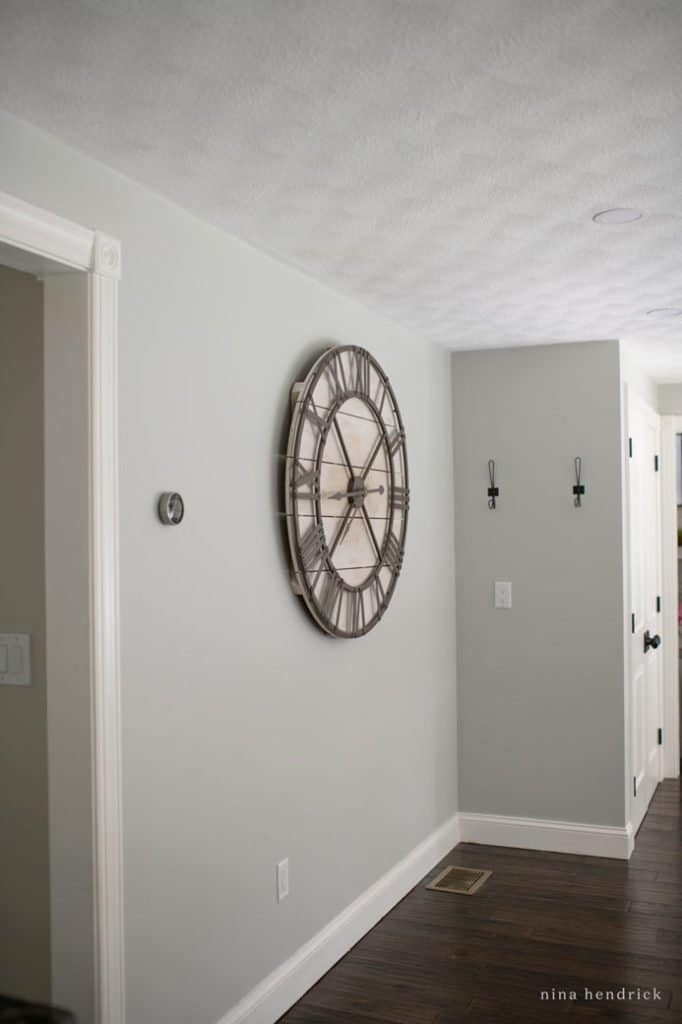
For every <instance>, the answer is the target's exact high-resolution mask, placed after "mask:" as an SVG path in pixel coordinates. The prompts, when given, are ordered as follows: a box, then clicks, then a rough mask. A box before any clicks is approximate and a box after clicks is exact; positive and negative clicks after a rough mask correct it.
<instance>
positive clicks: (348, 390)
mask: <svg viewBox="0 0 682 1024" xmlns="http://www.w3.org/2000/svg"><path fill="white" fill-rule="evenodd" d="M343 353H352V354H353V356H354V357H355V359H356V360H357V366H358V367H363V366H366V371H365V372H366V377H365V379H366V380H367V381H368V380H369V374H370V366H371V368H372V369H373V370H374V372H375V373H376V375H377V377H378V378H379V380H380V381H381V385H382V387H383V389H384V400H385V399H386V397H387V398H388V401H389V404H390V407H391V412H392V415H393V418H394V421H395V423H394V431H393V433H392V434H389V431H388V429H387V425H386V424H385V422H384V420H383V419H382V415H381V407H380V406H378V405H377V404H376V402H375V401H374V399H373V398H372V397H371V395H370V394H369V388H368V389H367V390H364V389H361V388H359V387H357V386H350V385H351V384H356V385H357V383H358V380H359V378H358V377H356V380H355V381H351V382H348V381H346V380H345V375H344V374H343V363H340V364H339V365H340V366H341V371H342V374H341V377H339V375H338V371H337V370H336V369H333V370H331V373H332V375H333V377H334V379H335V380H336V382H337V383H338V385H339V389H338V392H337V394H336V397H335V399H334V402H333V403H332V404H331V405H330V406H329V408H326V409H325V410H324V416H323V417H320V416H319V414H318V413H317V406H314V414H315V417H316V418H317V419H318V421H319V422H320V427H319V436H318V438H317V441H316V447H315V462H314V471H313V474H312V478H311V483H310V488H311V489H310V492H309V493H306V494H305V495H304V497H305V500H306V501H307V502H310V501H311V500H312V502H313V506H314V518H312V521H311V527H313V526H314V529H315V530H316V532H317V536H316V543H318V544H319V548H317V549H316V553H318V554H319V557H320V563H321V565H320V567H319V568H317V569H310V568H307V567H306V558H305V555H304V540H303V537H302V535H301V532H300V527H299V517H298V515H297V510H296V506H297V501H298V500H300V499H299V497H298V496H297V494H296V489H297V480H296V466H297V463H300V461H301V457H300V456H299V454H298V453H299V450H300V444H301V439H302V433H303V428H304V425H305V422H306V415H307V409H308V408H309V407H310V403H311V402H312V394H313V392H314V390H315V387H316V386H317V384H318V383H319V381H320V380H321V378H322V376H323V374H325V373H326V372H330V369H329V368H330V366H333V365H334V363H335V361H336V360H337V359H340V357H341V356H342V354H343ZM357 372H358V374H359V373H360V372H362V371H361V370H360V369H358V371H357ZM352 398H357V399H359V400H360V401H362V402H363V404H364V405H365V406H366V407H367V409H368V410H369V411H370V412H371V414H372V416H373V418H374V420H375V421H376V425H377V429H378V431H379V438H378V443H382V444H383V446H384V447H385V450H386V452H387V455H388V459H387V463H388V467H389V474H388V475H389V483H390V488H389V492H388V522H387V527H386V533H385V537H384V539H383V542H382V544H381V545H379V544H378V543H377V541H376V536H375V535H374V531H373V529H372V528H371V524H370V523H369V518H368V517H367V515H366V513H365V523H366V526H368V532H369V533H370V537H371V541H372V545H373V547H374V548H375V550H376V551H378V553H379V557H378V558H377V560H376V563H375V564H374V566H373V568H372V571H371V573H370V574H369V576H367V577H366V578H365V580H363V582H362V583H361V584H358V585H355V586H354V585H352V584H349V583H347V582H346V580H344V579H343V578H342V577H341V576H340V574H339V572H338V570H337V569H336V567H335V566H334V563H333V561H332V556H331V554H330V551H329V548H328V546H327V543H326V540H325V535H324V527H323V520H324V518H325V516H324V514H323V513H322V510H321V493H320V476H321V466H322V464H323V455H324V448H325V443H326V440H327V437H328V436H329V433H330V432H331V430H332V429H333V427H334V423H335V420H336V416H337V414H338V410H339V409H340V407H341V406H342V405H343V404H344V403H345V402H347V401H348V400H349V399H352ZM384 400H382V407H383V404H384ZM337 429H338V428H337ZM395 439H397V440H398V444H397V445H395ZM339 444H340V448H341V449H342V450H343V452H344V459H345V462H346V469H347V470H348V472H349V474H351V481H352V479H353V470H354V469H356V468H357V469H358V470H359V469H360V467H354V466H353V465H352V463H351V460H350V458H349V456H348V452H347V451H346V450H345V444H344V443H343V440H342V439H341V436H340V433H339ZM393 445H395V447H394V448H393ZM398 451H399V452H400V458H401V459H402V476H403V483H402V484H401V485H400V486H401V487H403V488H404V494H403V503H402V506H401V511H402V522H401V529H400V537H399V540H398V547H397V550H396V543H395V536H396V535H395V534H394V532H393V525H394V521H395V509H396V506H395V504H394V500H393V496H394V494H395V488H396V484H395V476H396V473H395V467H394V462H393V459H394V454H395V453H396V452H398ZM303 461H310V460H309V459H308V458H307V457H304V458H303ZM366 472H369V469H367V470H366ZM284 486H285V515H286V521H287V534H288V538H289V547H290V551H291V558H292V563H293V574H292V587H293V589H294V592H295V593H296V594H298V595H300V596H301V597H302V598H303V600H304V602H305V604H306V607H307V609H308V611H309V612H310V614H311V615H312V617H313V618H314V620H315V622H316V623H317V624H318V625H319V626H320V628H321V629H323V630H324V632H325V633H328V634H329V635H331V636H334V637H341V638H346V639H353V638H356V637H360V636H364V635H365V634H366V633H368V632H369V631H370V630H371V629H373V628H374V626H376V625H377V624H378V622H380V620H381V619H382V617H383V615H384V613H385V612H386V609H387V607H388V605H389V603H390V601H391V598H392V596H393V593H394V591H395V587H396V584H397V581H398V577H399V575H400V572H401V567H402V561H403V555H404V550H405V538H406V533H407V521H408V511H409V477H408V462H407V450H406V439H405V429H404V425H403V420H402V416H401V413H400V407H399V406H398V402H397V399H396V397H395V393H394V391H393V388H392V387H391V384H390V381H389V378H388V376H387V375H386V374H385V373H384V371H383V369H382V368H381V366H380V365H379V363H378V362H377V360H376V359H375V358H374V357H373V356H372V355H371V353H370V352H368V351H367V349H364V348H361V347H359V346H356V345H337V346H334V347H332V348H330V349H327V351H326V352H324V353H323V354H322V355H321V356H320V357H319V358H318V359H317V361H316V362H315V363H314V364H313V366H312V368H311V369H310V371H309V373H308V375H307V377H306V379H305V381H303V382H302V383H298V384H295V385H294V387H293V389H292V418H291V426H290V430H289V442H288V447H287V456H286V460H285V483H284ZM350 507H351V506H350V504H349V508H350ZM363 511H364V508H363ZM309 532H310V527H309V530H308V531H306V536H307V535H308V533H309ZM313 536H314V535H312V534H311V537H313ZM382 568H388V569H389V570H390V571H391V581H390V583H389V585H388V587H387V588H386V590H384V588H383V586H382V585H381V582H380V581H379V573H380V572H381V570H382ZM319 572H326V573H328V574H329V580H330V581H331V580H332V579H333V580H334V581H335V584H334V585H335V586H336V587H337V588H338V594H339V597H338V599H334V600H333V602H332V605H331V610H332V612H333V611H334V610H335V609H336V606H337V604H338V613H337V615H336V618H335V620H334V619H333V617H330V616H329V615H328V614H327V613H326V611H325V609H324V608H323V607H322V604H321V601H320V599H318V597H316V595H315V593H314V585H311V583H310V580H309V579H308V576H309V575H313V574H316V575H317V574H319ZM316 582H317V580H316ZM376 583H378V585H379V588H380V591H381V600H380V601H377V604H378V610H377V611H376V612H375V613H374V615H373V616H372V617H371V618H370V619H369V620H365V619H364V604H362V602H357V603H356V604H355V606H354V608H355V609H356V612H355V614H356V615H357V619H356V620H355V624H354V626H353V627H351V628H349V629H341V628H340V627H339V617H340V612H341V604H342V601H341V595H342V594H343V593H344V592H347V593H354V592H355V593H360V592H362V591H365V590H367V589H368V588H369V587H371V586H372V585H376ZM328 585H329V586H330V587H331V586H332V584H331V582H330V583H329V584H328ZM361 608H362V617H361V616H360V610H361ZM361 619H362V621H361Z"/></svg>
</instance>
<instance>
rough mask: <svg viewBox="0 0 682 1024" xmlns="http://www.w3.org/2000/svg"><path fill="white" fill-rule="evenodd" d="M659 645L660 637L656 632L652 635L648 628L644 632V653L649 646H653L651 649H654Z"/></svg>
mask: <svg viewBox="0 0 682 1024" xmlns="http://www.w3.org/2000/svg"><path fill="white" fill-rule="evenodd" d="M660 646H661V638H660V636H659V635H658V633H656V634H655V635H654V636H652V635H651V633H650V632H649V630H648V629H647V631H646V633H645V634H644V653H645V654H646V652H647V651H648V650H649V648H650V647H653V649H654V650H656V648H657V647H660Z"/></svg>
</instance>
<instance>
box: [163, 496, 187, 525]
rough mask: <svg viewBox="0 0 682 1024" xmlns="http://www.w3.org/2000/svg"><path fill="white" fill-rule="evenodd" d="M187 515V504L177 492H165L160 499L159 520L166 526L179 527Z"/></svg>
mask: <svg viewBox="0 0 682 1024" xmlns="http://www.w3.org/2000/svg"><path fill="white" fill-rule="evenodd" d="M184 514H185V503H184V501H183V500H182V497H181V495H179V494H177V493H176V492H175V491H164V493H163V494H162V495H161V497H160V498H159V519H160V520H161V522H162V523H163V524H164V525H165V526H177V525H178V524H179V523H181V522H182V519H183V516H184Z"/></svg>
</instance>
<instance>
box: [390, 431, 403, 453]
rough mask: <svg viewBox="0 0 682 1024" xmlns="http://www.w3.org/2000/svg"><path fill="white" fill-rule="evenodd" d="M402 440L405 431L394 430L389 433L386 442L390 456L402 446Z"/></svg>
mask: <svg viewBox="0 0 682 1024" xmlns="http://www.w3.org/2000/svg"><path fill="white" fill-rule="evenodd" d="M404 441H405V433H404V431H402V430H394V431H393V433H392V434H390V435H389V438H388V442H387V443H388V450H389V452H390V453H391V456H394V455H395V453H396V452H397V451H398V450H399V449H400V448H401V447H402V445H403V443H404Z"/></svg>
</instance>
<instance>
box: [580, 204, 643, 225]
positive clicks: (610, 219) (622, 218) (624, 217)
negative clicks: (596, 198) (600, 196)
mask: <svg viewBox="0 0 682 1024" xmlns="http://www.w3.org/2000/svg"><path fill="white" fill-rule="evenodd" d="M643 216H644V214H643V213H642V211H641V210H635V209H633V208H631V207H627V206H623V207H616V208H615V209H613V210H602V211H601V212H600V213H595V215H594V217H593V218H592V220H593V221H594V223H595V224H632V223H633V221H636V220H641V219H642V217H643Z"/></svg>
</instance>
